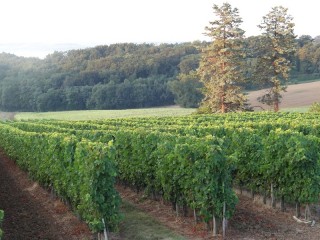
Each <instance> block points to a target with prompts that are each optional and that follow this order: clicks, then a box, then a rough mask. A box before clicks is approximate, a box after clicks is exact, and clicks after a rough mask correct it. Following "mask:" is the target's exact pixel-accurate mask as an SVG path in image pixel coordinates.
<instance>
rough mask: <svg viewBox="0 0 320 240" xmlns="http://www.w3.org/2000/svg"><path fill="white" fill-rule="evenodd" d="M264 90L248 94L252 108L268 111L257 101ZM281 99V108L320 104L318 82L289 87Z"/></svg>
mask: <svg viewBox="0 0 320 240" xmlns="http://www.w3.org/2000/svg"><path fill="white" fill-rule="evenodd" d="M265 91H266V90H265V89H264V90H258V91H252V92H249V95H248V97H249V102H250V104H251V105H252V106H262V107H263V108H264V109H270V107H268V106H267V105H264V104H261V103H260V102H258V101H257V98H258V97H259V96H262V95H263V93H264V92H265ZM282 96H283V99H282V102H281V104H280V109H281V108H293V107H306V106H310V105H311V104H312V103H314V102H320V80H319V81H316V82H311V83H301V84H295V85H289V86H288V88H287V92H285V93H283V94H282Z"/></svg>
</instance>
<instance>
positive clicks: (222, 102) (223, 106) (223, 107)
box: [221, 93, 226, 113]
mask: <svg viewBox="0 0 320 240" xmlns="http://www.w3.org/2000/svg"><path fill="white" fill-rule="evenodd" d="M224 101H225V99H224V93H222V96H221V113H225V112H226V106H225V104H224Z"/></svg>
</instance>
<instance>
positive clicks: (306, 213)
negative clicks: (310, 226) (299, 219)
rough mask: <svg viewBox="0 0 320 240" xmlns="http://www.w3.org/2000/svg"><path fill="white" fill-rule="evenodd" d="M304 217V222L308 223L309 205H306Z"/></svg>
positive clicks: (309, 215)
mask: <svg viewBox="0 0 320 240" xmlns="http://www.w3.org/2000/svg"><path fill="white" fill-rule="evenodd" d="M304 216H305V220H306V221H307V220H308V221H309V220H310V219H311V211H310V205H309V204H307V205H306V209H305V214H304Z"/></svg>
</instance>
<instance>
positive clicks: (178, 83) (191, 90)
mask: <svg viewBox="0 0 320 240" xmlns="http://www.w3.org/2000/svg"><path fill="white" fill-rule="evenodd" d="M168 86H169V89H170V91H171V92H172V93H173V95H174V99H175V103H176V104H178V105H180V106H181V107H185V108H195V107H198V106H199V103H200V102H201V99H202V98H203V95H202V93H201V88H202V87H203V85H202V83H201V82H199V80H198V76H197V74H196V72H194V71H193V72H189V73H188V74H182V73H180V74H179V75H178V80H175V81H171V82H169V83H168Z"/></svg>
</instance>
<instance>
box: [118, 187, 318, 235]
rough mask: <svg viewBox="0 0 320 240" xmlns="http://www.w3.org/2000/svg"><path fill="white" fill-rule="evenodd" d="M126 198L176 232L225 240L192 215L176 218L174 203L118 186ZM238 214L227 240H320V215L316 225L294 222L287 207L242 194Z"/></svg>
mask: <svg viewBox="0 0 320 240" xmlns="http://www.w3.org/2000/svg"><path fill="white" fill-rule="evenodd" d="M117 190H118V191H119V192H120V195H121V197H122V198H123V199H125V200H127V201H129V202H131V203H133V204H134V206H136V207H137V208H138V209H141V210H142V211H144V212H146V213H147V214H149V215H151V216H152V217H153V218H155V219H157V220H158V221H159V222H161V223H162V224H164V225H166V226H167V227H169V228H170V229H172V230H174V231H175V232H177V233H179V234H181V235H183V236H185V237H186V238H187V239H193V240H209V239H222V236H221V234H220V235H219V236H217V237H213V236H212V232H208V231H207V227H206V225H204V224H201V223H200V224H196V225H195V224H194V218H193V216H192V214H190V216H189V217H181V216H182V214H181V215H180V216H179V217H176V213H175V212H174V211H172V208H171V205H170V204H164V203H161V202H159V201H153V200H150V199H146V198H145V196H144V195H143V194H137V193H135V192H133V191H132V190H130V189H128V188H123V187H121V186H117ZM238 197H239V200H240V201H239V203H238V205H237V207H236V212H235V214H234V216H233V217H232V219H231V220H230V221H229V223H228V230H227V234H226V239H230V240H231V239H232V240H260V239H270V240H276V239H277V240H319V239H320V222H318V220H319V216H314V217H315V218H316V219H317V221H316V224H315V225H314V226H311V225H310V224H304V223H297V222H296V221H295V220H294V219H293V215H294V211H293V209H292V208H289V207H287V208H288V209H287V211H286V212H281V211H280V210H278V209H272V208H270V207H268V206H266V205H263V204H262V203H259V202H257V201H253V200H252V199H251V198H249V197H247V196H244V195H239V196H238Z"/></svg>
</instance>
